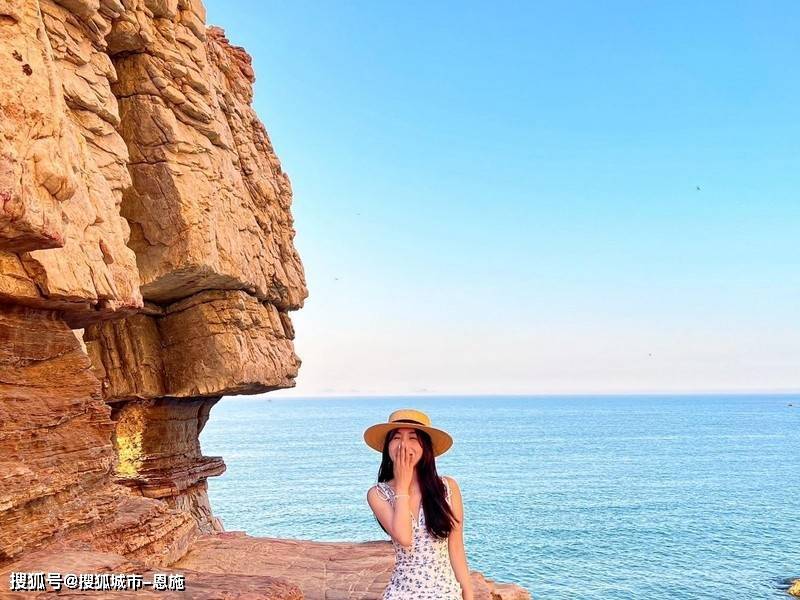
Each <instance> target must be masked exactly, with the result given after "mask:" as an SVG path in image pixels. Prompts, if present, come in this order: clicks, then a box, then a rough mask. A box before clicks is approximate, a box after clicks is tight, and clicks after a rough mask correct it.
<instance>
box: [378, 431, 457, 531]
mask: <svg viewBox="0 0 800 600" xmlns="http://www.w3.org/2000/svg"><path fill="white" fill-rule="evenodd" d="M396 431H397V429H392V430H391V431H389V433H387V434H386V439H385V440H384V441H383V456H382V458H381V466H380V468H379V469H378V482H381V481H389V480H390V479H394V462H393V461H392V457H391V456H389V442H390V441H391V440H392V436H394V434H395V432H396ZM414 431H416V432H417V438H418V439H419V441H420V444H421V445H422V458H420V460H419V462H418V463H417V465H416V467H415V468H416V470H417V479H418V480H419V488H420V492H421V493H422V509H423V510H424V511H425V528H426V529H427V530H428V533H430V534H431V535H432V536H434V537H437V538H447V537H448V536H449V535H450V532H451V531H452V530H453V527H454V526H455V524H456V523H457V522H458V519H456V516H455V515H454V514H453V511H452V510H451V509H450V505H449V504H448V503H447V490H446V489H445V487H444V482H443V481H442V479H441V478H440V477H439V474H438V473H437V472H436V460H435V458H434V455H433V442H431V436H429V435H428V434H427V433H426V432H424V431H422V430H420V429H416V428H414ZM376 520H377V519H376ZM378 525H380V526H381V529H383V530H384V531H385V532H386V533H387V534H388V533H389V532H388V531H386V528H385V527H384V526H383V525H381V522H380V521H378Z"/></svg>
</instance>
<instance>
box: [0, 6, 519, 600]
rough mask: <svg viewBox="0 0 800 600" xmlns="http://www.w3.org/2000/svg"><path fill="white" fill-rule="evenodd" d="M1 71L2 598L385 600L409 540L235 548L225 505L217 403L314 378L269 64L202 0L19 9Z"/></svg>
mask: <svg viewBox="0 0 800 600" xmlns="http://www.w3.org/2000/svg"><path fill="white" fill-rule="evenodd" d="M0 75H2V81H3V85H2V86H0V117H1V118H0V573H2V574H4V576H3V579H2V580H0V596H1V597H4V598H5V597H11V596H13V594H12V592H10V591H8V583H9V581H8V574H9V573H11V572H32V571H36V570H43V571H47V572H73V573H84V572H105V573H141V574H146V573H149V572H158V570H159V569H166V568H171V567H173V566H174V567H175V568H180V569H181V571H185V572H186V583H187V591H186V592H181V593H180V597H182V598H186V597H191V598H304V597H305V598H322V597H326V598H335V597H343V598H345V597H346V598H372V597H376V596H374V594H375V593H377V592H376V590H378V588H380V586H381V585H383V584H382V583H381V582H382V581H384V580H385V577H387V573H388V569H389V565H390V562H391V555H390V549H389V547H388V544H386V543H374V544H338V545H327V544H315V543H312V542H291V541H286V540H266V539H257V538H250V537H247V536H245V535H238V534H237V535H232V534H227V533H225V532H224V531H223V528H222V525H221V523H220V522H219V520H218V519H216V518H215V517H214V515H213V513H212V510H211V506H210V504H209V501H208V496H207V493H206V489H207V479H208V477H213V476H215V475H219V474H221V473H223V472H224V471H225V463H224V460H223V458H222V457H219V456H204V455H203V453H202V451H201V448H200V444H199V434H200V432H201V431H202V429H203V427H204V426H205V424H206V422H207V421H208V419H209V418H210V414H211V409H212V407H213V406H214V404H215V403H216V402H218V401H219V400H220V398H222V396H224V395H233V394H255V393H262V392H268V391H271V390H275V389H280V388H286V387H290V386H293V385H294V382H295V378H296V377H297V374H298V369H299V367H300V360H299V358H298V357H297V356H296V354H295V352H294V344H293V340H294V329H293V327H292V322H291V319H290V317H289V313H290V312H291V311H293V310H297V309H299V308H301V307H302V305H303V302H304V300H305V298H306V296H307V290H306V284H305V277H304V273H303V267H302V264H301V262H300V258H299V256H298V254H297V252H296V250H295V248H294V243H293V239H294V233H295V232H294V225H293V221H292V216H291V201H292V190H291V185H290V182H289V178H288V177H287V175H286V174H285V173H284V172H283V170H282V168H281V164H280V161H279V160H278V157H277V156H276V155H275V152H274V151H273V148H272V144H271V143H270V140H269V136H268V135H267V132H266V130H265V129H264V126H263V125H262V123H261V122H260V121H259V119H258V117H257V115H256V114H255V112H254V111H253V108H252V105H251V104H252V85H253V82H254V73H253V69H252V66H251V61H250V57H249V56H248V55H247V53H246V52H245V51H244V50H242V49H241V48H238V47H236V46H233V45H231V44H230V43H229V41H228V40H227V38H226V37H225V35H224V33H223V32H222V30H220V29H218V28H214V27H211V28H207V27H206V25H205V11H204V8H203V5H202V4H201V2H200V1H199V0H0ZM309 567H310V568H309ZM474 576H475V581H476V586H477V587H478V588H479V589H480V590H481V591H480V594H482V596H478V597H486V598H489V597H494V598H513V597H523V596H514V595H513V594H523V592H522V591H520V590H517V589H516V588H512V587H504V586H499V585H496V584H492V583H491V582H488V580H484V579H483V578H482V577H481V576H480V575H478V574H475V575H474ZM381 578H384V579H381ZM358 594H361V595H358ZM370 594H372V595H370ZM487 594H489V595H487ZM508 594H512V595H510V596H509V595H508ZM156 595H157V597H159V598H163V597H170V596H169V595H168V594H165V593H163V592H157V593H156ZM83 596H97V592H93V591H75V590H73V591H66V590H63V591H62V593H61V594H60V597H65V598H71V597H83ZM24 597H26V598H30V597H33V596H32V595H31V594H29V593H26V594H24ZM114 597H118V598H122V597H124V594H123V593H121V592H115V593H114ZM135 597H136V598H140V597H147V596H146V592H137V593H136V594H135Z"/></svg>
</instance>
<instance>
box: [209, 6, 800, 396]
mask: <svg viewBox="0 0 800 600" xmlns="http://www.w3.org/2000/svg"><path fill="white" fill-rule="evenodd" d="M206 6H207V10H208V23H209V24H215V25H219V26H221V27H223V28H224V29H225V31H226V33H227V35H228V38H229V39H230V40H231V42H232V43H233V44H236V45H241V46H244V47H245V48H246V49H247V50H248V52H249V53H250V54H251V55H252V56H253V65H254V68H255V71H256V77H257V82H256V96H255V106H256V110H257V111H258V114H259V115H260V116H261V118H262V120H263V121H264V123H265V125H266V126H267V129H268V131H269V133H270V136H271V139H272V142H273V144H274V146H275V149H276V151H277V153H278V155H279V157H280V159H281V161H282V164H283V167H284V169H285V170H286V171H287V172H288V174H289V176H290V177H291V179H292V185H293V189H294V204H293V214H294V217H295V227H296V229H297V237H296V239H295V242H296V245H297V248H298V250H299V252H300V254H301V257H302V259H303V262H304V265H305V269H306V275H307V279H308V284H309V289H310V297H309V299H308V300H307V302H306V306H305V307H304V308H303V309H302V310H301V311H299V312H297V313H294V314H293V320H294V322H295V325H296V333H297V339H296V341H295V344H296V350H297V353H298V354H299V355H300V357H301V358H302V360H303V365H302V367H301V371H300V377H299V378H298V385H297V388H295V389H294V390H291V391H289V392H281V393H286V394H298V395H315V394H337V393H338V394H382V393H383V394H389V393H398V394H403V393H558V392H564V393H582V392H586V393H591V392H607V393H616V392H675V391H685V392H691V391H755V390H770V391H775V390H780V391H793V390H798V389H800V382H799V381H798V379H799V378H798V373H800V369H798V366H800V328H798V326H797V323H798V319H797V306H798V300H799V299H800V268H798V267H799V266H800V265H798V262H799V261H798V245H799V244H798V241H799V240H800V203H798V201H797V190H798V183H799V182H800V181H799V180H800V151H799V150H798V148H799V146H798V140H800V118H798V111H799V110H800V77H798V76H797V64H798V62H797V61H798V57H799V56H800V37H798V36H797V32H796V23H797V22H798V17H800V5H798V4H797V3H796V2H794V1H785V2H782V1H775V2H770V3H760V2H732V1H726V2H705V3H697V2H665V3H656V2H641V1H636V2H633V1H631V2H603V3H598V2H549V3H544V2H540V3H534V2H519V3H502V2H501V3H498V2H492V3H489V2H486V3H455V2H452V3H444V2H442V3H422V2H406V3H388V2H383V3H376V2H358V3H353V2H347V3H334V2H329V3H326V2H291V3H289V2H286V3H278V2H254V1H253V2H251V1H239V0H237V1H236V2H222V1H220V0H206ZM698 186H699V188H700V189H699V190H698V189H697V188H698Z"/></svg>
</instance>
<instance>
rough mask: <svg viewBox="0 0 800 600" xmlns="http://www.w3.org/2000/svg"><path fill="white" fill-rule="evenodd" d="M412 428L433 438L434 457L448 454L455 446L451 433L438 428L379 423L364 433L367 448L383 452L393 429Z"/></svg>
mask: <svg viewBox="0 0 800 600" xmlns="http://www.w3.org/2000/svg"><path fill="white" fill-rule="evenodd" d="M401 428H411V429H420V430H422V431H424V432H425V433H427V434H428V435H429V436H431V442H432V443H433V455H434V456H439V455H441V454H444V453H445V452H447V451H448V450H449V449H450V447H451V446H452V445H453V438H452V437H451V436H450V434H449V433H447V432H446V431H443V430H442V429H436V427H428V426H427V425H417V424H416V423H378V424H377V425H373V426H371V427H367V429H366V431H364V441H365V442H366V443H367V446H369V447H370V448H372V449H373V450H377V451H378V452H383V443H384V441H385V440H386V434H387V433H389V432H390V431H391V430H392V429H401Z"/></svg>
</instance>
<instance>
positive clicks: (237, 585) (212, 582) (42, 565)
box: [0, 546, 303, 600]
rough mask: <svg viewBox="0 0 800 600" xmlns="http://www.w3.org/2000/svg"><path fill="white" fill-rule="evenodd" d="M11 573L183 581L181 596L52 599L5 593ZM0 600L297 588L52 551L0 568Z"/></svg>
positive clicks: (266, 595) (203, 596)
mask: <svg viewBox="0 0 800 600" xmlns="http://www.w3.org/2000/svg"><path fill="white" fill-rule="evenodd" d="M12 572H23V573H27V572H43V573H49V572H54V573H61V574H62V575H66V574H67V573H74V574H81V573H98V574H102V573H106V574H126V575H127V574H131V575H133V574H136V575H141V576H142V580H143V581H148V582H152V581H153V575H154V574H156V573H161V574H167V575H170V574H179V575H183V576H184V578H185V588H186V589H185V590H184V591H160V590H159V591H154V590H153V589H152V587H145V586H142V589H139V590H136V591H117V590H114V591H107V592H102V591H96V590H91V591H90V590H68V589H62V590H61V592H60V593H58V594H56V593H55V592H54V591H47V592H38V593H37V592H33V593H32V592H10V591H4V590H8V587H7V586H6V582H7V581H8V579H9V575H10V574H11V573H12ZM0 582H2V583H0V598H3V599H4V600H29V599H31V598H36V599H48V598H69V599H73V598H95V599H97V598H103V597H108V598H115V599H116V598H121V599H124V600H138V599H139V598H147V599H153V600H156V599H158V598H161V599H167V600H179V599H180V600H302V598H303V596H302V592H301V591H300V588H299V587H298V586H297V585H295V584H292V583H290V582H288V581H286V580H283V579H279V578H276V577H270V576H269V575H229V574H216V573H203V572H199V571H193V570H191V569H173V568H169V567H165V568H160V569H150V568H148V567H147V566H146V565H143V564H142V563H139V562H136V561H131V560H129V559H127V558H126V557H124V556H122V555H119V554H113V553H108V552H97V551H92V550H72V549H63V548H58V547H57V546H52V547H50V548H47V549H43V550H39V551H36V552H32V553H30V554H28V555H27V556H26V557H25V560H24V561H19V562H15V563H12V564H9V565H8V566H6V567H0Z"/></svg>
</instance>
